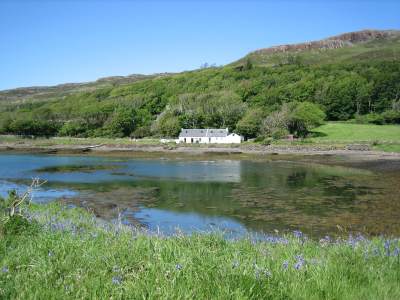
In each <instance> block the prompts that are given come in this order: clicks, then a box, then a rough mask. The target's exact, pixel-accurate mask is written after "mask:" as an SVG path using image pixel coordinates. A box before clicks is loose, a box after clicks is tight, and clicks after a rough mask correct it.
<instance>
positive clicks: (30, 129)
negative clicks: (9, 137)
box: [8, 119, 60, 137]
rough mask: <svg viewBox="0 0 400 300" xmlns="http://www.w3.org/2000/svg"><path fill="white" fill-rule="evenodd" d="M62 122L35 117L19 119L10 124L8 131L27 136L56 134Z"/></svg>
mask: <svg viewBox="0 0 400 300" xmlns="http://www.w3.org/2000/svg"><path fill="white" fill-rule="evenodd" d="M59 129H60V124H59V123H57V122H52V121H44V120H35V119H27V120H25V119H17V120H14V121H12V122H11V124H10V125H9V126H8V133H13V134H17V135H25V136H45V137H49V136H54V135H56V134H57V133H58V130H59Z"/></svg>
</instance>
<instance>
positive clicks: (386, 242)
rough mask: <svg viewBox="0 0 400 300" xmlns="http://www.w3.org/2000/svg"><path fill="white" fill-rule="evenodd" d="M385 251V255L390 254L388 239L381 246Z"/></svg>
mask: <svg viewBox="0 0 400 300" xmlns="http://www.w3.org/2000/svg"><path fill="white" fill-rule="evenodd" d="M383 247H384V248H385V251H386V256H390V240H386V241H385V244H384V246H383Z"/></svg>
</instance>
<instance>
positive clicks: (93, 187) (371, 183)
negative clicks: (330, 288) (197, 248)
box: [0, 154, 400, 236]
mask: <svg viewBox="0 0 400 300" xmlns="http://www.w3.org/2000/svg"><path fill="white" fill-rule="evenodd" d="M34 177H40V178H41V179H45V180H47V181H48V182H47V183H46V185H44V186H43V187H42V188H41V189H39V190H38V191H36V192H35V194H34V200H35V201H38V202H47V201H52V200H55V199H61V201H64V202H66V203H70V204H74V205H79V206H84V207H88V208H90V209H91V210H93V211H94V212H95V213H96V214H97V215H98V216H100V217H103V218H106V219H115V218H117V216H118V214H120V217H121V218H122V220H123V221H124V222H125V223H130V224H135V225H138V226H144V227H146V228H149V229H151V230H160V231H163V232H165V233H171V232H174V231H175V230H176V228H180V230H182V231H184V232H191V231H193V230H199V231H209V230H213V229H222V230H225V231H227V232H231V233H233V234H243V233H246V232H261V231H263V232H271V231H274V230H279V231H286V230H293V229H300V230H302V231H305V232H307V233H309V234H312V235H315V236H319V235H323V234H328V233H329V234H331V233H335V232H338V229H337V225H340V226H341V227H342V228H345V229H346V230H349V231H363V232H367V233H371V234H380V233H385V234H393V235H399V234H400V193H399V191H400V181H399V179H400V176H399V174H398V173H396V172H391V173H387V174H382V173H374V172H371V171H366V170H361V169H355V168H345V167H337V166H323V165H319V164H311V163H307V164H306V163H301V162H293V161H277V160H275V161H266V160H264V161H251V160H232V159H230V160H227V159H223V157H221V158H219V159H217V160H198V159H197V160H192V161H191V160H187V159H178V158H170V159H154V158H153V159H144V158H140V159H139V158H138V159H132V158H131V159H129V158H115V157H113V158H110V157H90V156H50V155H47V156H46V155H31V154H29V155H11V154H0V195H2V196H5V195H6V194H7V191H8V190H10V189H17V190H18V191H24V189H25V188H26V187H27V185H28V184H29V183H30V181H31V179H32V178H34Z"/></svg>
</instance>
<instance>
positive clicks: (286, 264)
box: [282, 260, 289, 269]
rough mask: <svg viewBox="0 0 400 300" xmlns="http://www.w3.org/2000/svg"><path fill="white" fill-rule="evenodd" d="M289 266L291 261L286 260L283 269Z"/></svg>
mask: <svg viewBox="0 0 400 300" xmlns="http://www.w3.org/2000/svg"><path fill="white" fill-rule="evenodd" d="M288 267H289V262H288V261H287V260H285V261H284V262H283V264H282V268H283V269H287V268H288Z"/></svg>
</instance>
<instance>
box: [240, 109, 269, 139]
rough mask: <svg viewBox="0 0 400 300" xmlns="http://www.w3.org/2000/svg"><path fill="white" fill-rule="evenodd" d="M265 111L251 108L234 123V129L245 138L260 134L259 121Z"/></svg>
mask: <svg viewBox="0 0 400 300" xmlns="http://www.w3.org/2000/svg"><path fill="white" fill-rule="evenodd" d="M264 117H265V113H264V112H263V110H262V109H261V108H258V107H257V108H251V109H249V110H247V112H246V113H245V115H244V116H243V117H242V118H241V119H240V120H239V122H238V123H237V125H236V131H237V132H238V133H239V134H241V135H243V136H244V137H245V138H255V137H257V136H258V135H259V134H260V129H261V122H262V119H263V118H264Z"/></svg>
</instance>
